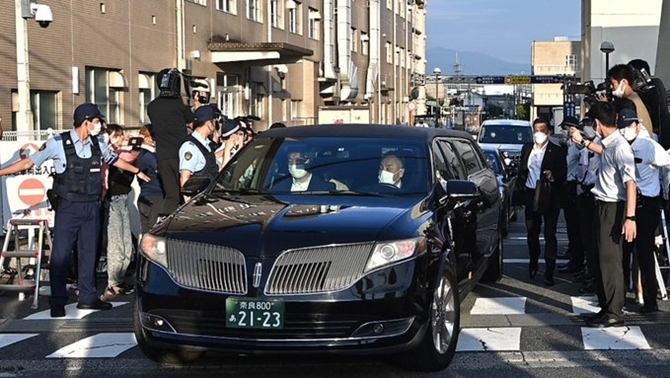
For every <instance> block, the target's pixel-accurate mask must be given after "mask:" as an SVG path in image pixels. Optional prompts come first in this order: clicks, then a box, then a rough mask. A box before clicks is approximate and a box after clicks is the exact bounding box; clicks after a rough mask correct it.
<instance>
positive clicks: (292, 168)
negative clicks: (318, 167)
mask: <svg viewBox="0 0 670 378" xmlns="http://www.w3.org/2000/svg"><path fill="white" fill-rule="evenodd" d="M311 163H312V159H311V158H310V157H308V156H307V154H305V153H304V152H302V151H289V153H288V158H287V159H286V164H287V166H288V172H289V175H290V177H288V178H285V179H283V180H280V181H279V182H277V183H276V184H275V185H274V186H273V188H272V189H273V191H275V192H288V191H291V192H306V191H307V192H313V191H332V190H335V185H334V184H333V183H331V182H328V181H326V180H324V179H323V178H321V177H317V176H316V175H314V174H312V172H310V170H311V167H310V165H311Z"/></svg>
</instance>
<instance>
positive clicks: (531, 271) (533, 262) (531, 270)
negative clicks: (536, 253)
mask: <svg viewBox="0 0 670 378" xmlns="http://www.w3.org/2000/svg"><path fill="white" fill-rule="evenodd" d="M538 264H539V263H538V261H537V259H530V264H528V275H529V276H530V278H535V275H536V274H537V267H538Z"/></svg>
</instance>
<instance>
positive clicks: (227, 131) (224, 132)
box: [221, 118, 240, 138]
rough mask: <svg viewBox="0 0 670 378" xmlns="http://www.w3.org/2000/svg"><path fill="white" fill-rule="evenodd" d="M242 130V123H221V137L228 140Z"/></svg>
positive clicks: (224, 121) (225, 121)
mask: <svg viewBox="0 0 670 378" xmlns="http://www.w3.org/2000/svg"><path fill="white" fill-rule="evenodd" d="M239 129H240V123H239V122H237V121H235V120H234V119H228V118H226V119H224V120H222V121H221V137H223V138H228V137H229V136H231V135H233V134H235V132H237V130H239Z"/></svg>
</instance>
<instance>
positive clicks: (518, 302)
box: [470, 297, 526, 315]
mask: <svg viewBox="0 0 670 378" xmlns="http://www.w3.org/2000/svg"><path fill="white" fill-rule="evenodd" d="M525 313H526V298H525V297H497V298H477V299H476V300H475V305H474V306H472V309H471V310H470V315H522V314H525Z"/></svg>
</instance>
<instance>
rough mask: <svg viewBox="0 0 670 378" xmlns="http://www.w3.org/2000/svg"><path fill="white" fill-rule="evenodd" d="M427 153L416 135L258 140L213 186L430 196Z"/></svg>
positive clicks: (239, 189)
mask: <svg viewBox="0 0 670 378" xmlns="http://www.w3.org/2000/svg"><path fill="white" fill-rule="evenodd" d="M427 156H428V153H427V144H426V143H425V142H424V141H423V140H416V139H392V138H348V137H338V138H332V137H329V138H325V137H308V138H257V139H255V140H253V141H252V142H251V143H250V144H249V145H247V146H245V147H244V148H243V149H242V150H241V151H240V152H239V153H237V155H235V156H234V157H233V159H232V160H231V161H230V162H229V163H228V164H227V165H226V166H225V167H224V169H223V170H222V172H221V174H220V175H219V177H218V178H217V185H215V186H214V187H213V189H212V190H213V192H216V191H223V192H225V191H235V192H239V193H254V194H258V193H261V194H289V193H292V194H334V195H384V196H387V195H389V196H395V195H410V194H419V193H423V194H425V193H427V192H428V190H429V188H430V186H429V183H430V182H431V181H432V176H431V174H430V172H431V170H430V169H429V167H430V161H429V159H428V158H427ZM382 167H383V169H382ZM382 170H383V171H385V172H382ZM380 181H381V182H382V183H380Z"/></svg>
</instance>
